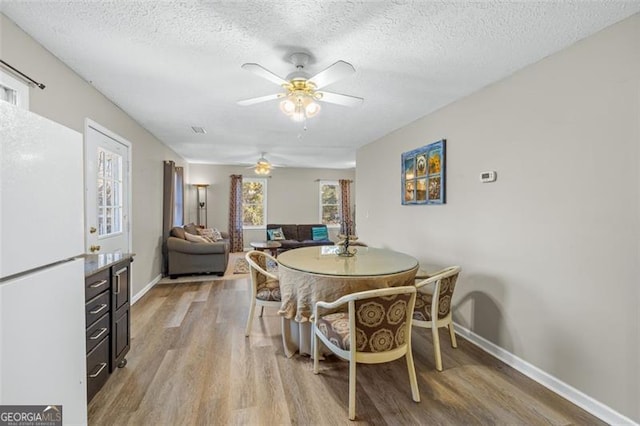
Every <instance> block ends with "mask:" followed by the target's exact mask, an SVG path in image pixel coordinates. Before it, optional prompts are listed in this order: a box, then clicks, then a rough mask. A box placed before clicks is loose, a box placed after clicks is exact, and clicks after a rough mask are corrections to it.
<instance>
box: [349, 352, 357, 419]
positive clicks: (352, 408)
mask: <svg viewBox="0 0 640 426" xmlns="http://www.w3.org/2000/svg"><path fill="white" fill-rule="evenodd" d="M355 418H356V360H355V359H352V360H349V420H355Z"/></svg>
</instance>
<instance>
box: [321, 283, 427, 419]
mask: <svg viewBox="0 0 640 426" xmlns="http://www.w3.org/2000/svg"><path fill="white" fill-rule="evenodd" d="M415 300H416V289H415V287H413V286H405V287H391V288H384V289H377V290H368V291H362V292H359V293H352V294H348V295H346V296H343V297H341V298H339V299H338V300H336V301H335V302H332V303H327V302H316V304H315V306H314V309H313V352H314V355H313V358H314V359H313V373H314V374H318V359H319V356H320V351H319V342H318V339H320V340H322V343H324V344H325V346H326V347H327V348H328V349H329V350H330V351H331V352H333V353H334V354H336V355H337V356H339V357H340V358H342V359H345V360H347V361H349V419H350V420H353V419H355V417H356V364H357V363H358V362H360V363H364V364H379V363H383V362H388V361H393V360H395V359H398V358H401V357H402V356H405V357H406V359H407V369H408V370H409V382H410V383H411V394H412V397H413V400H414V401H416V402H420V393H419V391H418V381H417V378H416V371H415V367H414V364H413V355H412V353H411V315H412V313H413V307H414V304H415ZM345 305H346V308H347V310H346V311H344V308H345ZM325 310H330V311H329V312H332V313H327V312H325V314H323V313H322V311H325ZM336 310H337V311H338V312H336Z"/></svg>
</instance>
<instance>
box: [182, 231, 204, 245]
mask: <svg viewBox="0 0 640 426" xmlns="http://www.w3.org/2000/svg"><path fill="white" fill-rule="evenodd" d="M184 237H185V239H186V240H187V241H191V242H192V243H209V242H210V241H208V240H207V239H206V238H205V237H201V236H200V235H193V234H190V233H188V232H185V234H184Z"/></svg>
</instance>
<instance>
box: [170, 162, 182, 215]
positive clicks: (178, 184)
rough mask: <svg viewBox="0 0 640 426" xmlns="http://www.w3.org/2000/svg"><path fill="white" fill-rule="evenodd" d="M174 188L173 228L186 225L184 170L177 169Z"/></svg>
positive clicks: (174, 176)
mask: <svg viewBox="0 0 640 426" xmlns="http://www.w3.org/2000/svg"><path fill="white" fill-rule="evenodd" d="M173 187H174V188H175V199H174V200H173V226H182V225H183V224H184V169H183V168H182V167H176V173H175V174H174V175H173Z"/></svg>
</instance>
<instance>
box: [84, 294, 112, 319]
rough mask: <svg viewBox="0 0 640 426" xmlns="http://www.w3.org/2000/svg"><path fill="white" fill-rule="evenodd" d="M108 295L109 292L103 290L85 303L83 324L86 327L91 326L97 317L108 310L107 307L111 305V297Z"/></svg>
mask: <svg viewBox="0 0 640 426" xmlns="http://www.w3.org/2000/svg"><path fill="white" fill-rule="evenodd" d="M109 296H110V295H109V292H108V291H105V292H104V293H101V294H99V295H98V296H96V297H94V298H93V299H91V300H89V301H88V302H87V303H86V305H85V314H86V322H85V324H86V325H87V327H91V325H93V323H94V322H96V321H97V320H98V318H100V317H101V316H103V315H104V314H106V313H108V312H109V307H110V306H111V297H109Z"/></svg>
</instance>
